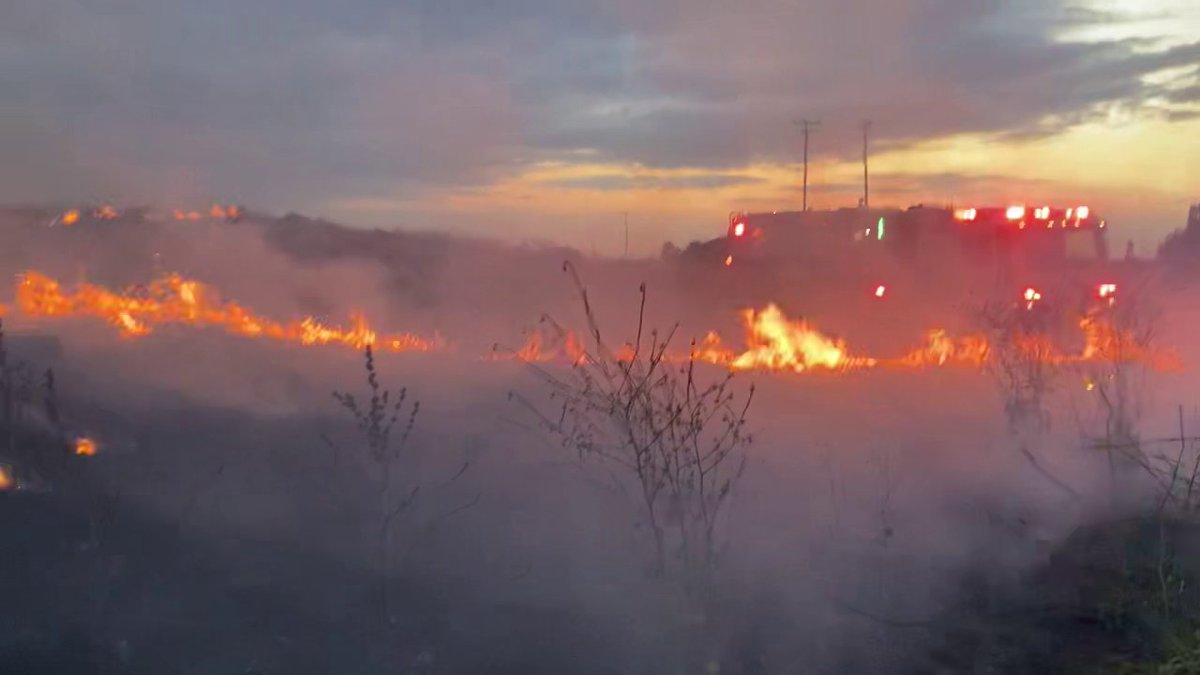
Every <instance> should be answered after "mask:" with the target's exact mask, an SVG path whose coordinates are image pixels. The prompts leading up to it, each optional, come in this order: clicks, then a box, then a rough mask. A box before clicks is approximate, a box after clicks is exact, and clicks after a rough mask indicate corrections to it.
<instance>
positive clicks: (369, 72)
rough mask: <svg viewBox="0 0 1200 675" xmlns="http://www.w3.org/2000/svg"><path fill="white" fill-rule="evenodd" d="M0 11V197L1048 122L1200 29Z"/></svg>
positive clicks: (351, 194)
mask: <svg viewBox="0 0 1200 675" xmlns="http://www.w3.org/2000/svg"><path fill="white" fill-rule="evenodd" d="M1064 3H1065V4H1064ZM5 15H6V16H5V20H4V22H3V23H2V24H0V151H2V152H3V153H4V156H5V157H6V158H9V159H8V161H6V162H5V163H4V164H3V165H2V166H0V200H13V199H36V198H46V197H71V198H80V197H113V198H131V199H146V200H150V201H156V202H157V201H162V200H169V199H173V198H175V197H177V196H178V197H181V198H183V197H195V196H197V195H208V196H214V197H222V198H226V197H228V198H238V199H242V200H245V201H250V202H254V203H256V204H261V205H263V206H265V207H267V208H277V209H281V210H282V209H291V208H296V209H319V208H320V207H321V206H322V205H325V204H329V203H332V202H334V201H336V200H348V199H354V198H360V197H361V198H369V197H373V196H380V195H388V196H395V195H397V194H403V193H404V192H405V190H406V189H410V188H411V189H418V188H421V187H424V186H429V185H435V186H447V185H454V186H460V187H461V186H470V185H481V184H487V183H488V182H490V181H491V180H493V179H494V178H496V177H497V176H500V175H503V174H504V173H505V172H508V171H511V170H512V169H513V167H514V166H515V165H517V164H518V163H520V162H524V161H529V160H531V159H536V158H541V157H546V156H551V157H562V156H567V155H568V154H569V153H572V152H578V151H581V150H587V151H590V153H591V154H589V155H587V157H589V158H591V159H597V160H617V161H631V162H638V163H641V164H643V165H646V166H652V167H663V166H666V167H674V166H695V167H707V168H710V169H712V170H713V172H714V175H720V173H721V172H722V171H723V170H724V169H725V168H728V167H733V166H740V165H744V164H745V163H746V162H749V161H755V160H765V161H772V162H780V161H794V160H795V157H796V152H797V143H798V137H797V135H796V133H795V131H794V129H793V128H792V127H791V125H790V122H791V120H792V119H793V118H795V117H798V116H801V115H803V116H807V117H819V118H821V119H823V120H825V126H824V127H823V128H822V130H821V131H820V132H819V134H818V136H817V137H816V139H815V143H814V152H815V153H816V154H826V155H828V154H835V153H836V154H851V153H854V152H856V151H857V150H856V148H857V139H856V134H857V131H856V127H857V123H858V120H860V119H862V118H866V117H870V118H873V119H874V120H875V127H874V129H875V131H874V134H875V143H876V147H879V148H883V147H901V146H902V145H904V144H906V143H911V142H915V141H918V140H921V139H926V138H931V137H937V136H941V135H945V134H950V133H956V132H989V133H997V134H1036V133H1053V132H1054V131H1056V130H1058V129H1059V128H1061V127H1062V126H1063V125H1067V124H1071V123H1075V122H1078V121H1079V120H1082V119H1087V117H1088V116H1090V115H1094V114H1099V113H1100V112H1102V110H1103V109H1104V107H1105V106H1110V105H1128V106H1137V105H1138V104H1139V103H1140V102H1141V101H1143V100H1144V99H1145V98H1146V97H1147V96H1149V95H1150V94H1151V93H1153V92H1152V91H1151V90H1150V89H1149V88H1148V85H1145V84H1144V83H1143V81H1142V76H1143V75H1145V74H1146V73H1150V72H1155V71H1157V70H1162V69H1164V68H1168V67H1171V66H1178V65H1187V64H1194V63H1196V62H1200V44H1193V45H1189V46H1182V47H1176V48H1174V49H1172V50H1169V51H1164V52H1146V51H1145V50H1144V49H1143V48H1144V47H1145V45H1144V44H1143V43H1141V42H1138V43H1135V42H1120V43H1102V44H1064V43H1061V42H1057V41H1055V40H1054V39H1053V36H1052V33H1053V32H1054V31H1056V30H1059V29H1061V28H1062V27H1064V26H1069V25H1075V24H1088V23H1097V22H1106V21H1111V20H1113V18H1112V17H1107V16H1102V15H1099V14H1096V13H1094V12H1087V11H1084V10H1081V9H1080V8H1078V7H1075V6H1074V5H1073V4H1071V3H1069V2H1067V0H1062V1H1061V2H1056V1H1050V0H1015V1H1013V2H1005V3H998V2H961V1H960V0H849V1H847V0H814V1H812V2H806V3H795V2H791V1H790V0H786V1H785V0H746V1H744V2H739V3H718V2H715V0H703V1H701V2H696V3H692V2H689V3H684V2H682V1H681V0H656V1H653V2H647V1H643V0H617V1H616V2H600V1H599V0H513V1H511V2H492V1H488V2H479V1H478V0H470V1H468V0H408V1H406V2H389V1H386V0H354V1H353V2H346V3H325V2H317V0H292V1H287V2H285V1H284V0H264V1H262V2H254V3H245V2H238V1H236V0H211V1H209V2H204V3H183V2H163V1H161V0H113V1H110V2H104V3H97V2H86V1H84V0H39V2H33V3H16V5H15V6H14V7H12V8H11V9H9V10H6V12H5ZM1188 92H1189V90H1183V91H1180V92H1177V93H1172V94H1171V95H1170V96H1171V98H1172V99H1173V100H1175V97H1180V98H1186V99H1187V100H1189V101H1190V100H1195V97H1194V96H1193V94H1192V93H1188ZM1183 114H1185V113H1184V112H1181V111H1174V112H1173V115H1174V116H1175V117H1176V118H1178V117H1179V116H1180V115H1183ZM12 158H19V161H17V160H13V159H12ZM637 180H638V179H631V182H630V185H637ZM605 181H609V182H608V185H609V187H607V188H604V189H620V188H619V187H616V183H613V182H611V181H610V179H602V180H601V182H600V184H601V185H603V184H605ZM660 186H662V187H669V186H670V183H669V182H667V183H660Z"/></svg>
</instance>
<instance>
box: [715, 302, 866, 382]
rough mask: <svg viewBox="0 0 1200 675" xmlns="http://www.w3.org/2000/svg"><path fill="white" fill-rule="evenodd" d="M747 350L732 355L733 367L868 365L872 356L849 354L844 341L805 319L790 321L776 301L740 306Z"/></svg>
mask: <svg viewBox="0 0 1200 675" xmlns="http://www.w3.org/2000/svg"><path fill="white" fill-rule="evenodd" d="M742 318H743V320H744V321H745V323H746V343H747V346H748V348H747V350H746V351H745V352H743V353H742V354H739V355H738V356H736V357H734V358H733V360H732V361H730V363H729V366H730V367H731V368H732V369H734V370H791V371H795V372H797V373H800V372H804V371H807V370H811V369H814V368H824V369H828V370H850V369H854V368H868V367H871V366H874V365H875V364H876V361H875V359H870V358H864V357H859V356H851V355H850V353H849V350H848V349H847V348H846V344H845V343H844V342H842V341H841V340H837V339H834V338H831V337H828V336H826V335H824V334H823V333H821V332H820V331H818V330H816V329H815V328H813V327H812V326H810V325H809V324H808V323H807V322H805V321H803V320H800V321H792V320H789V319H788V318H787V316H785V315H784V313H783V311H782V310H780V309H779V307H777V306H775V305H773V304H772V305H767V307H766V308H765V309H763V310H762V311H755V310H753V309H747V310H743V312H742Z"/></svg>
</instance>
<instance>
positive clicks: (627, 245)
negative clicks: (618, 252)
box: [624, 211, 629, 258]
mask: <svg viewBox="0 0 1200 675" xmlns="http://www.w3.org/2000/svg"><path fill="white" fill-rule="evenodd" d="M624 213H625V257H626V258H628V257H629V212H628V211H625V212H624Z"/></svg>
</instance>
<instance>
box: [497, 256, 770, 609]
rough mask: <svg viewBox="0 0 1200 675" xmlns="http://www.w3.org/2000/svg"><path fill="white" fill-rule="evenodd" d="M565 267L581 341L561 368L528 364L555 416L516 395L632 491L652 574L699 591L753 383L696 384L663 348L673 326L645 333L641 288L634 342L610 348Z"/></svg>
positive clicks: (688, 367) (741, 449)
mask: <svg viewBox="0 0 1200 675" xmlns="http://www.w3.org/2000/svg"><path fill="white" fill-rule="evenodd" d="M564 270H565V271H567V272H569V273H570V274H571V277H572V281H573V282H574V284H575V287H576V289H577V290H578V291H579V294H580V299H581V301H582V304H583V310H584V314H585V316H586V318H587V324H588V345H587V346H586V348H585V352H584V354H583V355H582V356H581V357H580V358H578V359H576V361H575V363H574V364H573V365H572V366H571V368H570V370H569V371H568V372H567V373H565V374H563V373H561V371H558V370H552V369H548V368H543V367H540V366H536V365H534V366H533V367H534V368H535V369H536V371H537V372H538V373H539V374H540V375H541V376H542V377H543V378H544V380H545V381H546V382H547V384H548V385H549V387H550V400H551V401H552V402H553V405H554V411H553V412H552V413H545V412H542V411H541V410H540V409H539V407H538V406H535V405H533V404H531V403H530V402H529V401H528V400H527V399H525V398H524V397H521V396H519V395H516V394H514V397H516V398H518V399H519V400H520V401H521V402H522V403H523V404H524V405H525V406H526V407H527V408H528V409H529V410H530V411H532V412H533V414H534V415H535V416H536V418H537V419H538V420H539V423H540V425H541V427H542V428H543V429H544V430H546V431H548V432H549V433H550V434H551V435H552V436H554V437H556V438H557V439H558V441H559V443H560V445H561V447H563V448H565V449H569V450H572V451H573V452H575V453H577V456H578V457H579V459H580V460H584V461H587V460H597V461H599V462H601V463H604V464H607V465H608V466H609V468H610V470H612V469H615V471H612V476H613V478H614V480H616V481H617V482H618V484H620V485H621V486H622V487H623V488H629V487H631V488H632V489H624V492H625V493H626V494H631V493H632V494H633V495H635V496H634V500H635V501H636V502H637V503H638V504H639V505H640V506H639V508H640V510H641V511H642V513H643V515H644V517H645V519H646V522H647V524H648V525H649V530H650V532H651V533H652V535H653V540H654V569H655V571H656V573H658V574H661V575H669V576H674V577H678V578H679V579H680V580H681V581H682V582H683V584H684V587H685V589H686V590H687V591H688V592H689V593H690V594H697V593H702V592H703V591H704V590H705V587H706V584H707V582H708V581H709V578H710V574H711V573H712V571H713V569H714V566H715V564H716V562H717V554H718V552H719V541H718V536H717V525H718V521H719V516H720V514H721V512H722V509H723V507H724V506H725V505H726V503H727V502H728V498H729V496H730V494H731V492H732V490H733V487H734V484H735V483H736V482H737V479H738V478H739V477H740V476H741V475H742V472H743V471H744V469H745V467H746V453H745V450H746V448H747V446H748V445H749V444H750V442H751V437H750V434H749V433H748V432H747V429H746V417H747V413H748V411H749V408H750V404H751V402H752V400H753V396H754V388H753V386H752V387H750V390H749V393H748V394H747V395H746V396H745V397H744V398H742V397H739V396H738V394H737V392H735V390H734V387H733V386H732V380H733V375H732V374H731V373H723V374H721V375H718V376H717V377H716V378H715V379H713V380H711V381H708V382H705V381H702V380H703V378H702V377H701V373H700V372H699V371H698V368H697V366H698V364H697V363H696V360H695V359H694V358H693V357H692V355H691V354H689V356H688V357H686V358H677V357H673V356H672V355H670V354H668V348H669V346H670V344H671V339H672V338H673V337H674V334H675V331H676V328H677V327H676V328H672V329H671V330H670V331H669V332H668V333H667V334H666V335H665V336H660V335H659V334H658V332H657V331H653V330H652V331H650V332H649V335H648V336H647V335H646V334H645V308H646V286H645V284H642V286H641V288H640V293H641V304H640V307H639V312H638V324H637V335H636V338H635V339H634V341H633V342H632V343H630V344H628V345H626V347H625V348H624V349H623V350H618V351H614V350H613V349H611V348H610V347H609V345H608V344H607V343H606V342H605V340H604V338H603V337H602V335H601V331H600V327H599V324H598V321H597V319H596V316H595V313H594V311H593V309H592V306H591V303H590V301H589V299H588V293H587V289H586V288H585V287H584V286H583V284H582V282H581V281H580V279H579V277H578V275H577V274H576V272H575V269H574V267H573V266H572V265H571V264H570V263H566V264H565V265H564ZM693 347H694V345H693ZM692 351H693V352H694V349H693V350H692Z"/></svg>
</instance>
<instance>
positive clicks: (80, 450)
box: [75, 437, 96, 457]
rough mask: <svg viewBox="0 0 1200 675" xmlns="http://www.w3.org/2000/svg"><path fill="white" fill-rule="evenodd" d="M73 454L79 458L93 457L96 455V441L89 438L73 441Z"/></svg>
mask: <svg viewBox="0 0 1200 675" xmlns="http://www.w3.org/2000/svg"><path fill="white" fill-rule="evenodd" d="M75 454H76V455H79V456H80V457H93V456H95V454H96V441H93V440H92V439H90V438H86V437H84V438H77V439H75Z"/></svg>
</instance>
